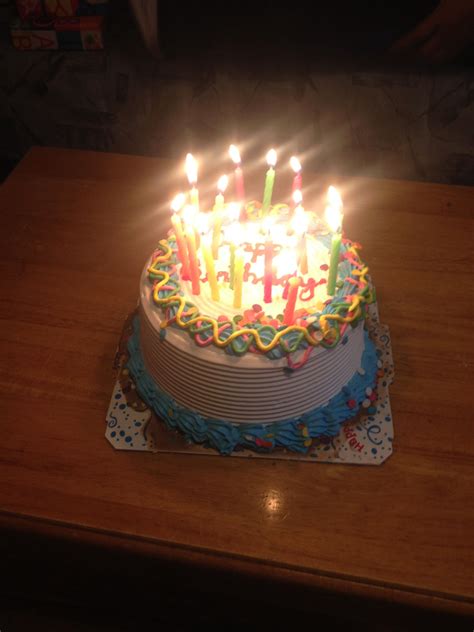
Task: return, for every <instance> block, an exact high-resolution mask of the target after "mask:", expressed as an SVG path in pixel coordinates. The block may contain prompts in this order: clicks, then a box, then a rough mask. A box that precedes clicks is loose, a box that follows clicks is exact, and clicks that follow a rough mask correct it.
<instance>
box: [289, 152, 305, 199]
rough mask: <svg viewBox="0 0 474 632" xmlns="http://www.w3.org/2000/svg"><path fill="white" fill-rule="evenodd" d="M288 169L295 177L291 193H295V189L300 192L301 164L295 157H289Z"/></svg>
mask: <svg viewBox="0 0 474 632" xmlns="http://www.w3.org/2000/svg"><path fill="white" fill-rule="evenodd" d="M290 167H291V168H292V169H293V171H294V172H295V175H294V178H293V186H292V191H296V190H297V189H299V190H301V188H302V178H301V163H300V161H299V160H298V158H297V157H296V156H291V158H290Z"/></svg>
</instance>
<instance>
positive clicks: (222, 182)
mask: <svg viewBox="0 0 474 632" xmlns="http://www.w3.org/2000/svg"><path fill="white" fill-rule="evenodd" d="M228 184H229V178H228V177H227V176H226V175H223V176H221V177H220V178H219V180H218V181H217V188H218V189H219V191H220V192H221V193H224V191H225V190H226V189H227V185H228Z"/></svg>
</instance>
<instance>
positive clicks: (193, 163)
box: [185, 154, 198, 185]
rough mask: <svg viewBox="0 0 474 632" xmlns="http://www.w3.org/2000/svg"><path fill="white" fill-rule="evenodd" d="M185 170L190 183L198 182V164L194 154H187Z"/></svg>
mask: <svg viewBox="0 0 474 632" xmlns="http://www.w3.org/2000/svg"><path fill="white" fill-rule="evenodd" d="M185 171H186V177H187V178H188V182H189V184H190V185H194V184H196V182H197V178H198V164H197V160H196V158H195V157H194V156H193V155H192V154H186V163H185Z"/></svg>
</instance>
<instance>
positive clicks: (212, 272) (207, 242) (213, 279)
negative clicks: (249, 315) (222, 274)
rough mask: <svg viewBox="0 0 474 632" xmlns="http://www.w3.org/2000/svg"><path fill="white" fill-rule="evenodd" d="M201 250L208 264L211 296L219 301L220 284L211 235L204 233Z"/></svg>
mask: <svg viewBox="0 0 474 632" xmlns="http://www.w3.org/2000/svg"><path fill="white" fill-rule="evenodd" d="M201 250H202V256H203V258H204V263H205V265H206V271H207V280H208V282H209V286H210V288H211V297H212V300H213V301H215V302H219V299H220V294H219V286H218V285H217V276H216V269H215V267H214V259H213V257H212V249H211V238H210V235H203V236H202V238H201Z"/></svg>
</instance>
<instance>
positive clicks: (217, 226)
mask: <svg viewBox="0 0 474 632" xmlns="http://www.w3.org/2000/svg"><path fill="white" fill-rule="evenodd" d="M228 182H229V178H228V177H227V176H221V177H220V178H219V180H218V182H217V189H218V191H219V193H218V194H217V195H216V202H215V204H214V209H213V211H212V256H213V257H214V259H217V258H218V257H219V246H220V244H221V232H222V210H223V208H224V191H225V190H226V188H227V184H228Z"/></svg>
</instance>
